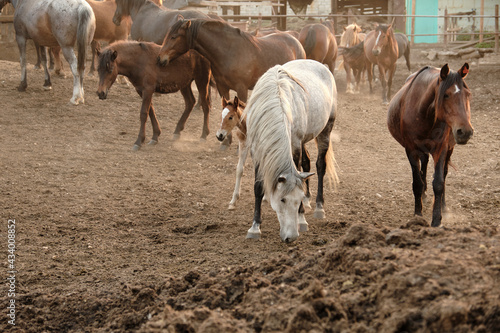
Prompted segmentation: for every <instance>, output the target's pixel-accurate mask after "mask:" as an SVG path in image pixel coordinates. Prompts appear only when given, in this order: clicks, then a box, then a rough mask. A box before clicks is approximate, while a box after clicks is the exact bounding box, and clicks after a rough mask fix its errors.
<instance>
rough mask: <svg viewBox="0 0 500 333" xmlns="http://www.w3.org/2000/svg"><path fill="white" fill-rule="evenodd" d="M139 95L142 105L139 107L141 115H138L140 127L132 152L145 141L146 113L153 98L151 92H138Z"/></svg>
mask: <svg viewBox="0 0 500 333" xmlns="http://www.w3.org/2000/svg"><path fill="white" fill-rule="evenodd" d="M138 93H139V95H140V96H141V97H142V105H141V113H140V121H141V126H140V128H139V135H138V136H137V140H136V141H135V143H134V147H133V148H132V149H133V150H139V149H140V148H141V146H142V144H143V143H144V140H146V121H147V120H148V113H149V110H150V107H151V100H152V98H153V92H148V93H144V92H139V91H138Z"/></svg>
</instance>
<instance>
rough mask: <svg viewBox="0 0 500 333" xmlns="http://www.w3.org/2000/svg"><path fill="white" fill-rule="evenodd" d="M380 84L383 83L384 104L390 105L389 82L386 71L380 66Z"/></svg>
mask: <svg viewBox="0 0 500 333" xmlns="http://www.w3.org/2000/svg"><path fill="white" fill-rule="evenodd" d="M378 69H379V77H380V82H381V83H382V104H389V102H388V101H387V81H386V79H385V73H386V71H385V69H384V68H383V67H382V66H380V65H378Z"/></svg>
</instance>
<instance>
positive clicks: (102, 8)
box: [86, 0, 132, 73]
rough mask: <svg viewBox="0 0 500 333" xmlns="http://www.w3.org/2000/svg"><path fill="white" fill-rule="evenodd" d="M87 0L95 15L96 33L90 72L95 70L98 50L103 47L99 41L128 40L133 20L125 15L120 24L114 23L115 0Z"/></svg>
mask: <svg viewBox="0 0 500 333" xmlns="http://www.w3.org/2000/svg"><path fill="white" fill-rule="evenodd" d="M86 1H87V2H88V3H89V5H90V7H92V10H93V11H94V15H95V33H94V40H93V41H92V63H91V65H90V73H93V72H94V71H95V65H94V60H95V55H96V51H97V50H99V49H100V48H101V47H100V45H99V42H107V43H113V42H115V41H117V40H126V39H127V38H128V35H129V34H130V27H131V26H132V20H131V19H130V17H123V18H122V20H121V22H120V25H119V26H116V25H115V24H114V23H113V16H114V15H115V11H116V2H115V0H107V1H95V0H86Z"/></svg>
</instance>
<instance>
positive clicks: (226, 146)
mask: <svg viewBox="0 0 500 333" xmlns="http://www.w3.org/2000/svg"><path fill="white" fill-rule="evenodd" d="M227 148H229V146H228V145H224V144H221V145H220V146H219V150H220V151H224V150H227Z"/></svg>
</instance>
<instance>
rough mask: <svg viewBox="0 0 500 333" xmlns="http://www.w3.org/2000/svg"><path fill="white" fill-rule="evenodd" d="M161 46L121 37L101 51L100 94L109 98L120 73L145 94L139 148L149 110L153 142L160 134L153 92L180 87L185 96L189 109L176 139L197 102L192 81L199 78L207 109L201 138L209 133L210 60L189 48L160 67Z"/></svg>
mask: <svg viewBox="0 0 500 333" xmlns="http://www.w3.org/2000/svg"><path fill="white" fill-rule="evenodd" d="M158 52H160V46H159V45H158V44H155V43H152V42H137V41H118V42H115V43H113V44H111V45H109V46H108V47H106V48H105V49H104V50H103V52H102V53H101V54H100V55H99V65H98V68H97V71H98V73H99V86H98V88H97V95H98V96H99V98H100V99H106V97H107V95H108V91H109V89H110V88H111V86H112V85H113V83H114V81H115V80H116V76H117V75H118V74H120V75H124V76H126V77H127V78H128V79H129V81H130V82H131V83H132V84H133V85H134V87H135V90H136V91H137V93H138V94H139V96H141V97H142V105H141V117H140V118H141V126H140V130H139V136H138V137H137V141H136V142H135V144H134V148H133V149H134V150H138V149H139V148H140V147H141V146H142V144H143V143H144V140H145V138H146V134H145V131H146V120H147V119H148V114H149V116H150V118H151V124H152V126H153V138H152V139H151V142H150V143H149V144H156V143H157V142H158V136H159V135H160V132H161V131H160V125H159V123H158V120H157V119H156V114H155V110H154V107H153V103H152V97H153V93H155V92H156V93H161V94H169V93H174V92H177V91H179V90H180V92H181V93H182V96H183V97H184V103H185V109H184V112H183V114H182V116H181V118H180V119H179V122H178V123H177V126H176V128H175V131H174V139H177V138H178V137H179V136H180V132H181V131H182V130H183V129H184V124H185V123H186V120H187V118H188V117H189V114H190V113H191V110H192V109H193V106H194V102H195V99H194V96H193V92H192V90H191V83H192V82H193V81H195V83H196V87H197V88H198V91H199V93H200V99H201V106H202V109H203V113H204V119H203V130H202V133H201V138H202V139H206V137H207V135H208V134H209V132H210V131H209V129H208V123H209V111H210V95H209V93H208V85H209V82H210V75H211V74H210V64H209V63H208V61H207V60H206V59H205V58H203V57H201V56H200V55H199V54H198V53H196V52H189V53H186V54H185V55H183V56H182V57H179V58H178V59H176V61H174V62H172V63H171V64H170V65H168V66H163V67H159V66H158V65H157V63H156V58H157V56H158Z"/></svg>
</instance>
